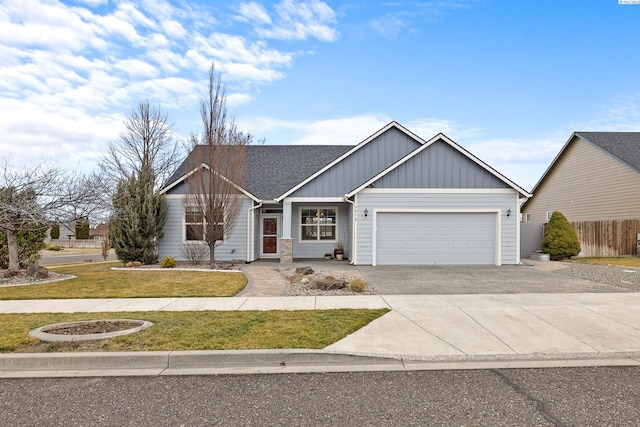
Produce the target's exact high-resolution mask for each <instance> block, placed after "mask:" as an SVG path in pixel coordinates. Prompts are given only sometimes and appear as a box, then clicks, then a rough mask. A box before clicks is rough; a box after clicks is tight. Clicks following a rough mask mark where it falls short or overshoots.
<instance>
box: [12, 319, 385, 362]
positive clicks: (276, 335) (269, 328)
mask: <svg viewBox="0 0 640 427" xmlns="http://www.w3.org/2000/svg"><path fill="white" fill-rule="evenodd" d="M388 311H389V310H388V309H376V310H353V309H340V310H311V311H231V312H222V311H192V312H127V313H73V314H63V313H39V314H0V330H2V334H0V352H16V351H18V352H49V351H168V350H239V349H273V348H311V349H321V348H324V347H326V346H327V345H329V344H332V343H334V342H336V341H338V340H340V339H342V338H344V337H345V336H347V335H349V334H350V333H352V332H355V331H356V330H358V329H360V328H361V327H363V326H365V325H366V324H368V323H369V322H371V321H372V320H374V319H376V318H378V317H380V316H382V315H383V314H385V313H387V312H388ZM118 318H127V319H138V320H148V321H150V322H152V323H153V324H154V325H153V326H152V327H150V328H148V329H145V330H144V331H140V332H136V333H134V334H131V335H122V336H119V337H115V338H112V339H108V340H104V341H97V342H93V343H86V344H84V343H68V344H57V343H55V344H46V343H40V341H38V340H36V339H33V338H31V337H29V335H28V333H29V331H30V330H32V329H35V328H37V327H40V326H45V325H48V324H52V323H59V322H70V321H77V320H99V319H118Z"/></svg>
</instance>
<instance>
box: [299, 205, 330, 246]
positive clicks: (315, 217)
mask: <svg viewBox="0 0 640 427" xmlns="http://www.w3.org/2000/svg"><path fill="white" fill-rule="evenodd" d="M337 212H338V210H337V209H336V208H301V209H300V240H302V241H305V242H309V241H335V240H336V239H337V236H338V230H337V226H338V224H337V219H338V217H337Z"/></svg>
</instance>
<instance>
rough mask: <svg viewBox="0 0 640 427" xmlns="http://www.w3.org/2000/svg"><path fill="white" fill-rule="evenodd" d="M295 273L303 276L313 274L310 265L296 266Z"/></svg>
mask: <svg viewBox="0 0 640 427" xmlns="http://www.w3.org/2000/svg"><path fill="white" fill-rule="evenodd" d="M296 274H302V275H303V276H306V275H309V274H313V268H311V267H298V268H296Z"/></svg>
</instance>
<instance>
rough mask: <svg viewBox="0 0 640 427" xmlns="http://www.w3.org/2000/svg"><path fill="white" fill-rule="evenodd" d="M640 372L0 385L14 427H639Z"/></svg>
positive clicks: (0, 409) (1, 407)
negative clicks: (391, 426) (89, 426)
mask: <svg viewBox="0 0 640 427" xmlns="http://www.w3.org/2000/svg"><path fill="white" fill-rule="evenodd" d="M639 400H640V368H637V367H635V368H620V367H597V368H575V369H521V370H517V369H511V370H510V369H498V370H466V371H463V370H454V371H418V372H367V373H335V374H286V375H243V376H236V375H222V376H168V377H92V378H40V379H39V378H27V379H2V380H0V413H1V414H2V420H1V421H0V424H2V425H11V426H43V425H44V426H62V425H64V426H82V425H84V426H87V425H91V426H113V425H121V426H124V425H136V426H146V425H153V426H179V425H185V426H186V425H188V426H204V425H225V426H228V425H230V426H234V425H242V426H251V425H256V426H257V425H259V426H279V425H296V426H317V425H323V426H326V425H328V426H332V425H335V426H337V425H339V426H363V425H368V426H387V425H393V426H396V425H402V426H419V425H455V426H462V425H464V426H602V425H608V426H637V425H638V422H639V420H640V406H639V405H638V401H639Z"/></svg>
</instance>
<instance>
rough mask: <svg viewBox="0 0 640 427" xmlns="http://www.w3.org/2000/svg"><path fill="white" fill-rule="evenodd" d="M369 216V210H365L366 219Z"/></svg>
mask: <svg viewBox="0 0 640 427" xmlns="http://www.w3.org/2000/svg"><path fill="white" fill-rule="evenodd" d="M367 216H369V209H367V208H364V217H365V218H366V217H367Z"/></svg>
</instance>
